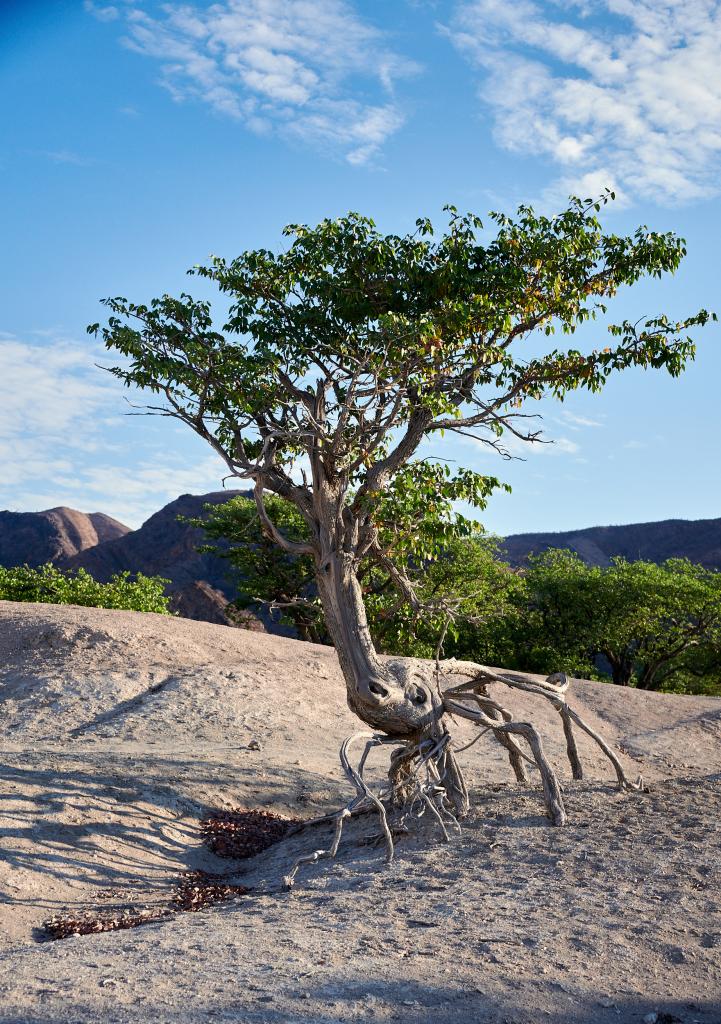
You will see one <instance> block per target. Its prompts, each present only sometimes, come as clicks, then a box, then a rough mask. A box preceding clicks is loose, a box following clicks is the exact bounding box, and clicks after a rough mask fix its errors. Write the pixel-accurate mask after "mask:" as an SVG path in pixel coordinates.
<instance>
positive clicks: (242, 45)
mask: <svg viewBox="0 0 721 1024" xmlns="http://www.w3.org/2000/svg"><path fill="white" fill-rule="evenodd" d="M91 6H93V10H92V12H91V13H93V14H95V16H96V17H97V16H98V11H97V8H96V5H91ZM110 9H111V8H107V9H106V10H110ZM112 9H113V10H114V9H115V8H112ZM150 10H151V8H149V7H148V5H147V4H146V5H145V6H141V5H137V6H136V5H133V6H132V7H129V8H127V9H125V10H124V11H123V24H124V25H125V27H126V32H127V34H126V35H125V37H124V40H123V41H124V43H125V45H127V46H128V47H130V48H131V49H133V50H135V51H136V52H137V53H141V54H143V55H145V56H147V57H151V58H154V59H156V60H158V61H160V62H161V69H162V70H161V84H162V85H163V86H164V87H165V88H166V89H167V90H168V91H169V92H170V94H171V96H172V97H173V98H174V99H175V100H176V101H178V102H182V101H185V100H188V99H196V100H200V101H202V102H204V103H206V104H207V105H208V106H209V107H210V108H211V109H212V110H213V111H214V112H215V113H217V114H219V115H222V116H225V117H228V118H231V119H233V120H236V121H238V122H240V123H242V124H244V125H245V126H246V127H247V128H248V129H250V130H251V131H254V132H258V133H263V132H270V131H275V132H278V133H280V134H281V135H283V136H285V137H287V138H298V139H301V140H303V141H304V142H308V143H311V144H314V145H318V146H323V147H326V148H328V149H329V150H330V151H332V152H339V153H342V154H343V155H344V156H345V158H346V159H347V160H348V161H349V162H350V163H351V164H363V163H367V162H369V161H371V160H373V159H374V158H375V157H376V156H377V154H378V153H379V151H380V149H381V147H382V146H383V144H384V142H385V141H386V140H387V139H388V138H389V136H391V135H392V134H393V133H394V132H396V131H397V130H398V129H399V128H400V127H401V125H402V124H403V120H404V117H403V112H402V109H401V106H400V104H399V102H398V100H397V98H396V95H395V84H396V82H397V81H398V80H399V79H400V78H403V77H406V76H408V75H410V74H413V73H415V72H416V71H417V70H418V68H417V65H415V64H414V63H413V62H412V61H410V60H408V59H406V58H405V57H403V56H401V55H400V54H399V53H396V52H395V51H394V50H392V49H391V48H390V46H389V45H388V44H387V41H386V38H385V36H384V34H383V33H382V32H381V31H379V30H378V29H377V28H375V27H374V26H373V25H371V24H370V23H369V22H368V21H367V20H365V19H363V18H361V17H360V16H359V15H358V14H357V13H356V12H355V11H354V9H353V8H352V7H351V6H350V4H348V3H346V2H345V0H225V2H223V3H216V4H212V5H211V6H202V5H188V4H184V3H167V4H163V6H162V7H161V8H160V9H159V10H156V9H155V8H152V13H149V11H150ZM108 17H109V15H108Z"/></svg>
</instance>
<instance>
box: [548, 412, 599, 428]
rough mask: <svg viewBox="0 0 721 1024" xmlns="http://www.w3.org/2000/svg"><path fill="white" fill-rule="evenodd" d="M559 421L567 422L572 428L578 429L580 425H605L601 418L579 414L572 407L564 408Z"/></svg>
mask: <svg viewBox="0 0 721 1024" xmlns="http://www.w3.org/2000/svg"><path fill="white" fill-rule="evenodd" d="M558 421H559V422H562V423H565V424H566V425H567V426H569V427H570V428H571V430H575V429H578V428H579V427H602V426H603V423H602V422H601V421H600V420H592V419H590V418H589V417H588V416H579V415H578V414H577V413H575V412H571V410H570V409H562V410H561V414H560V416H559V418H558Z"/></svg>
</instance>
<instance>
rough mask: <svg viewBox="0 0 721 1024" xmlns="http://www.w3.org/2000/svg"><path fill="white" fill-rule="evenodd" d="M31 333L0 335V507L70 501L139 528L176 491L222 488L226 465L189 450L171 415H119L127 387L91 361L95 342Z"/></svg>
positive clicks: (200, 449) (96, 355) (96, 356)
mask: <svg viewBox="0 0 721 1024" xmlns="http://www.w3.org/2000/svg"><path fill="white" fill-rule="evenodd" d="M34 334H35V336H36V337H37V336H39V337H41V338H42V341H37V340H36V341H25V340H22V339H20V338H17V337H15V336H14V335H12V334H8V333H5V332H0V365H1V366H2V373H1V374H0V465H2V476H1V477H0V508H9V509H11V510H14V511H37V510H39V509H42V508H50V507H53V506H57V505H68V506H70V507H72V508H79V509H81V510H83V511H102V512H107V513H108V514H110V515H113V516H115V517H116V518H118V519H120V520H121V521H122V522H125V523H127V524H128V525H129V526H132V527H136V526H139V525H140V524H141V523H142V522H143V521H144V520H145V519H147V517H148V516H149V515H151V514H152V513H153V512H156V511H157V510H158V509H159V508H160V507H161V506H162V505H163V504H165V503H166V502H168V501H171V500H172V499H174V498H177V496H178V495H179V494H181V493H184V492H191V493H196V494H198V493H202V492H204V491H209V490H219V489H220V488H221V487H222V478H223V476H224V475H225V473H226V469H225V465H224V463H223V462H222V461H221V460H220V459H219V458H218V457H217V456H216V455H214V454H209V453H208V449H206V448H205V447H204V446H201V444H200V442H197V444H196V446H195V447H194V448H193V449H191V450H190V454H188V450H187V448H188V445H187V442H188V440H189V439H190V437H191V436H192V435H190V431H188V430H187V429H186V430H185V431H184V432H183V435H182V436H179V437H177V438H176V437H174V436H173V437H171V435H173V434H174V432H175V429H174V428H175V427H176V426H177V421H175V420H167V419H163V420H159V419H157V418H155V419H152V420H151V419H148V420H145V421H142V422H143V427H140V426H139V424H140V421H138V420H137V419H135V420H129V419H128V418H127V417H125V416H123V415H121V414H122V413H123V412H124V411H125V410H126V409H127V405H126V403H125V402H124V395H125V389H123V388H122V386H121V385H120V383H119V382H118V381H116V380H115V379H114V378H112V377H111V376H110V375H109V374H106V373H103V372H102V371H101V370H99V369H98V367H97V366H96V363H97V362H98V361H101V362H104V361H105V359H104V356H106V354H105V352H104V350H103V349H102V348H101V347H100V346H99V345H97V344H96V343H95V342H93V341H90V340H88V341H87V342H84V343H81V342H78V341H74V340H72V339H67V338H63V337H61V336H58V334H57V332H53V331H36V332H34ZM134 400H135V399H134ZM137 401H138V402H139V403H142V402H143V401H144V399H143V397H139V398H137ZM146 424H147V426H146ZM228 486H229V487H231V488H234V487H242V486H244V485H243V484H242V483H234V482H229V484H228Z"/></svg>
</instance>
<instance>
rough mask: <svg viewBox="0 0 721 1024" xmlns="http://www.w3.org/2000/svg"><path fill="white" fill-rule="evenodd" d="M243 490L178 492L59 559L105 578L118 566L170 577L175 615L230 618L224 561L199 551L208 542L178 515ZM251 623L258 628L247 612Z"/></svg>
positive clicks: (196, 512)
mask: <svg viewBox="0 0 721 1024" xmlns="http://www.w3.org/2000/svg"><path fill="white" fill-rule="evenodd" d="M245 493H247V492H245V491H212V492H210V493H209V494H181V496H180V497H179V498H176V499H175V501H171V502H170V503H169V504H168V505H165V506H164V507H163V508H161V509H160V511H158V512H156V513H155V514H154V515H152V516H151V517H150V519H148V520H147V521H146V522H145V523H143V525H142V526H141V527H140V528H139V529H138V530H133V531H132V532H131V533H126V534H125V535H124V536H122V537H116V538H114V539H112V540H108V541H106V542H105V543H104V544H98V545H97V546H96V547H93V548H88V549H87V550H86V551H81V552H79V553H78V554H75V555H73V556H72V557H70V558H64V559H60V560H58V564H59V565H60V566H61V568H64V569H79V568H81V567H82V568H83V569H87V571H88V572H89V573H90V575H91V576H93V577H94V578H95V579H96V580H99V581H100V582H101V583H106V582H107V581H108V580H109V579H110V577H111V576H112V575H113V574H114V573H117V572H123V571H124V570H128V571H130V572H133V573H135V572H142V573H144V574H145V575H146V576H163V577H165V578H166V579H168V580H170V583H169V584H168V588H167V589H168V592H169V593H170V594H171V595H172V598H173V601H172V607H173V609H174V610H175V611H177V612H179V613H180V615H182V616H184V617H185V618H189V619H198V620H202V621H205V622H216V623H219V624H225V625H227V624H229V623H231V622H232V621H233V620H231V619H230V618H229V617H228V616H227V614H226V612H225V606H226V605H227V603H228V602H229V601H231V600H232V599H233V598H234V597H235V596H236V592H235V587H234V585H233V583H232V582H231V581H230V580H229V572H230V567H229V565H228V563H227V562H226V561H225V560H224V559H222V558H219V557H217V556H216V555H209V554H204V553H201V552H199V551H198V550H197V549H198V547H199V546H200V545H202V544H204V543H207V537H206V536H205V534H204V532H203V531H202V530H201V529H198V528H197V527H193V526H189V525H188V524H187V523H183V522H179V521H178V517H179V516H185V517H188V518H196V517H198V516H202V514H203V506H204V505H220V504H222V503H223V502H225V501H230V499H231V498H234V497H236V496H237V495H239V494H245ZM244 624H246V625H249V626H250V628H255V629H258V628H263V627H262V626H261V624H260V623H259V622H258V621H257V620H256V619H254V618H253V617H252V616H251V618H250V620H249V622H248V623H244Z"/></svg>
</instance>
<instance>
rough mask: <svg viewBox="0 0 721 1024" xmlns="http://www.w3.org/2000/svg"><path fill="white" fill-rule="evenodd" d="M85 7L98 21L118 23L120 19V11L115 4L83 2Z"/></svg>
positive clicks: (87, 0) (89, 0)
mask: <svg viewBox="0 0 721 1024" xmlns="http://www.w3.org/2000/svg"><path fill="white" fill-rule="evenodd" d="M83 7H84V8H85V10H86V11H87V12H88V14H92V16H93V17H94V18H97V19H98V21H116V19H117V18H119V17H120V11H119V10H118V8H117V7H115V6H114V5H113V4H96V3H93V0H83Z"/></svg>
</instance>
